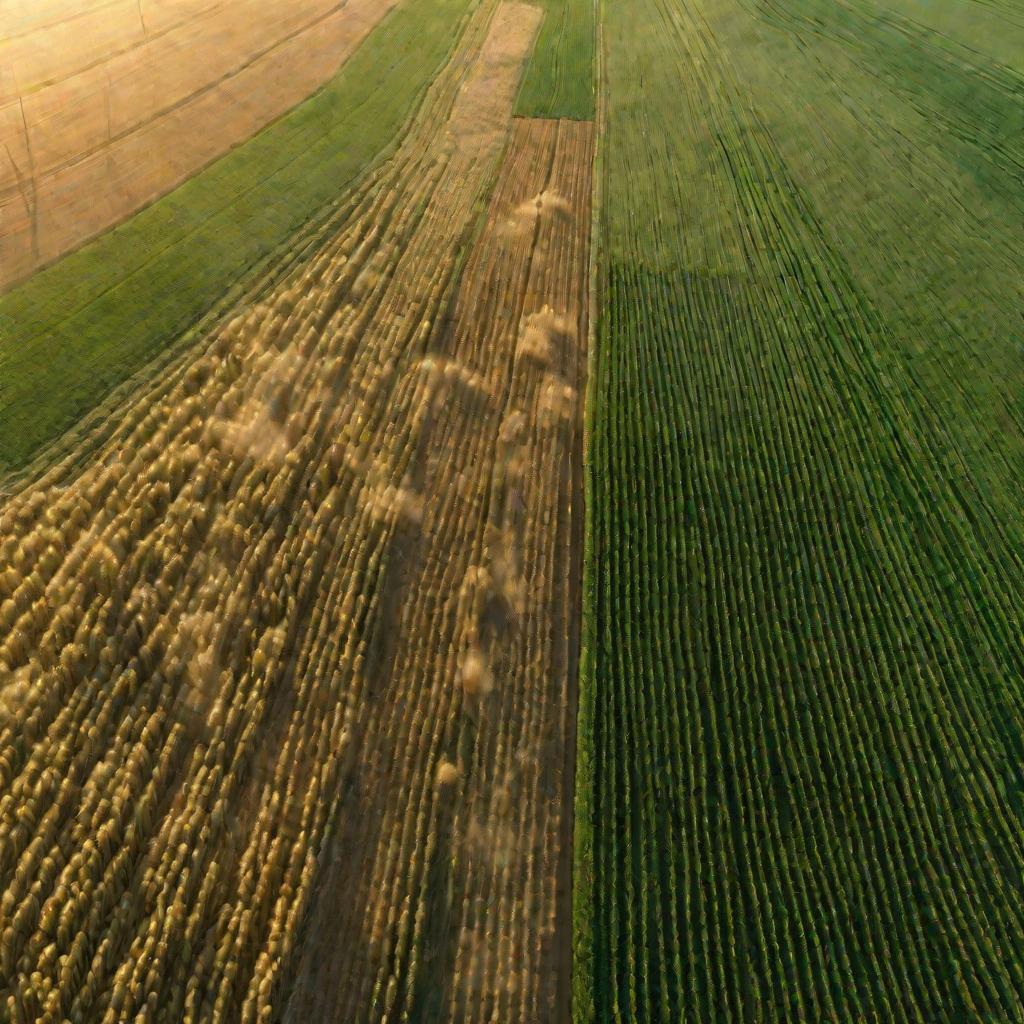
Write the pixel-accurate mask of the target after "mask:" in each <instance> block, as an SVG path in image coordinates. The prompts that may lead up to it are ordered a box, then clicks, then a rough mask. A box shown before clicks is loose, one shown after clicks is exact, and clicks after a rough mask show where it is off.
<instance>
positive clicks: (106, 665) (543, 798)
mask: <svg viewBox="0 0 1024 1024" xmlns="http://www.w3.org/2000/svg"><path fill="white" fill-rule="evenodd" d="M541 19H542V14H541V11H540V10H539V9H538V8H536V7H532V6H529V5H526V4H519V3H496V2H494V0H485V2H483V3H481V4H479V5H477V6H476V7H475V8H474V9H473V11H472V13H471V15H470V17H469V18H468V20H467V21H466V22H465V24H464V25H463V26H460V31H459V35H458V39H457V43H456V45H455V48H454V50H453V52H452V56H451V59H450V60H449V61H448V63H447V64H446V65H445V66H444V68H443V69H442V70H441V72H440V74H439V75H438V76H437V77H436V78H435V79H434V81H433V82H432V84H431V85H430V87H429V89H428V90H427V92H426V95H425V97H424V99H423V101H422V104H421V106H420V109H419V111H418V113H417V116H416V117H415V119H414V120H413V121H412V122H411V124H410V126H409V128H408V131H407V132H406V133H405V134H404V135H403V137H402V138H401V140H400V142H399V143H398V144H397V146H396V148H395V149H394V151H393V153H392V154H391V156H390V157H389V158H388V159H386V160H385V161H383V162H382V163H380V164H379V165H378V166H377V167H376V168H375V169H374V170H373V171H372V172H371V173H370V174H368V175H367V176H365V177H364V178H363V179H362V181H361V182H360V183H359V184H358V186H357V187H355V188H354V189H353V190H351V191H349V192H348V193H345V194H343V195H341V196H339V198H338V205H337V207H336V209H335V210H333V211H332V212H331V214H330V215H329V216H328V217H326V218H325V219H323V221H322V223H321V225H320V226H319V227H318V228H317V232H316V234H315V245H311V244H310V242H309V239H308V238H306V239H305V240H304V241H303V248H302V249H301V251H300V254H299V255H298V256H297V257H296V258H295V259H294V260H293V261H292V262H291V269H290V271H289V272H288V273H287V274H286V275H285V276H283V277H282V278H281V279H280V280H279V281H278V282H277V283H276V284H274V285H273V287H271V288H269V289H264V290H263V291H262V292H261V293H260V294H259V295H258V296H257V297H256V298H255V301H252V302H249V303H246V304H244V305H241V306H240V307H239V308H237V309H236V310H235V311H234V312H233V314H232V315H231V316H229V317H227V318H225V319H224V320H223V321H222V322H221V323H220V324H218V325H217V326H215V327H213V328H212V329H209V330H207V331H205V332H204V333H202V334H201V335H200V336H198V337H197V338H196V339H195V340H194V342H193V343H192V344H191V346H190V347H187V348H184V349H182V350H181V351H180V352H178V353H177V354H176V355H175V356H173V358H172V359H171V361H170V363H169V367H168V369H167V371H166V372H165V373H163V374H162V375H160V377H159V378H150V379H149V380H148V382H147V383H145V384H144V385H141V386H140V387H138V388H137V389H136V391H135V392H134V393H133V394H132V395H131V396H130V397H128V398H127V399H126V402H125V405H124V407H123V408H122V409H120V410H119V411H118V412H117V414H116V415H114V416H112V417H111V418H110V419H109V420H108V421H107V422H106V423H105V424H104V425H103V427H102V429H97V431H96V432H95V433H94V434H90V435H89V437H87V438H86V439H85V440H84V441H83V442H81V444H79V445H77V446H76V445H74V444H72V445H71V446H70V447H69V448H68V450H67V453H66V455H64V456H63V457H62V458H60V459H59V460H58V461H56V462H55V463H54V464H52V465H51V466H50V467H49V468H47V469H46V470H45V471H44V472H42V473H41V474H40V475H38V476H36V477H35V478H33V479H32V480H30V481H26V482H24V483H22V484H20V485H19V486H18V487H17V488H15V489H14V490H13V493H12V494H11V495H10V497H9V498H8V499H7V500H6V501H5V502H4V504H3V505H2V506H0V537H2V539H0V564H2V565H3V567H4V568H3V571H2V573H0V890H2V892H3V894H4V895H3V900H2V902H0V1007H2V1008H3V1009H2V1013H3V1015H4V1016H5V1018H8V1019H10V1020H12V1021H16V1022H19V1024H21V1022H28V1021H46V1022H53V1024H58V1022H61V1021H64V1020H75V1021H79V1020H81V1021H85V1020H89V1021H92V1020H95V1021H102V1022H107V1024H116V1022H120V1021H124V1020H147V1021H153V1022H158V1021H165V1022H167V1024H178V1022H181V1021H225V1022H226V1021H231V1022H235V1021H257V1020H260V1021H263V1020H294V1021H304V1020H317V1021H338V1022H341V1021H344V1022H346V1024H348V1022H355V1021H371V1020H372V1021H380V1020H394V1021H398V1020H430V1019H433V1020H452V1021H455V1020H462V1021H466V1022H471V1021H472V1022H475V1021H479V1020H488V1019H495V1020H503V1021H504V1020H520V1021H538V1020H553V1019H557V1018H558V1017H559V1016H564V1015H565V1014H566V1013H567V1012H568V1006H569V988H568V986H569V961H568V956H567V953H568V949H569V945H568V942H567V938H568V922H569V867H570V860H569V851H570V837H571V828H572V820H571V771H572V755H573V746H574V722H573V711H574V708H575V695H574V685H575V678H576V656H577V635H576V630H577V627H578V622H579V608H578V602H579V588H578V579H579V561H580V555H581V545H580V543H579V542H580V538H581V533H582V522H581V518H580V503H581V489H582V470H581V448H582V436H581V433H582V417H581V396H582V388H583V383H584V381H583V375H584V369H585V359H586V338H587V309H588V302H587V281H588V274H587V266H588V245H587V243H588V239H589V232H590V193H591V182H590V168H591V163H592V158H593V146H594V138H593V128H592V125H591V124H589V123H584V122H578V121H566V120H520V119H516V120H513V118H512V116H511V115H512V109H513V104H514V102H515V98H516V95H517V92H518V89H519V86H520V83H521V80H522V71H523V67H524V66H525V64H526V62H527V59H528V58H529V55H530V53H531V50H532V47H533V43H534V40H535V38H536V34H537V31H538V29H539V26H540V22H541ZM449 28H451V26H449ZM503 152H504V153H505V156H504V159H502V153H503ZM495 183H496V184H495ZM177 195H178V194H176V196H177ZM483 210H486V217H485V219H484V221H483V225H482V228H481V226H480V224H478V223H477V221H478V218H479V214H480V212H481V211H483ZM474 239H475V241H474ZM467 249H468V255H467Z"/></svg>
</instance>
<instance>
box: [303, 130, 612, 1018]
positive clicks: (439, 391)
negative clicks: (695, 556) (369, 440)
mask: <svg viewBox="0 0 1024 1024" xmlns="http://www.w3.org/2000/svg"><path fill="white" fill-rule="evenodd" d="M592 146H593V138H592V125H589V124H582V123H576V122H555V121H517V122H516V126H515V133H514V137H513V140H512V145H511V146H510V150H509V156H508V159H507V160H506V162H505V164H504V165H503V168H502V171H501V176H500V180H499V182H498V185H497V188H496V190H495V194H494V196H493V198H492V200H491V204H490V208H489V214H488V222H487V227H486V229H485V231H484V233H483V235H482V236H481V238H480V239H479V240H478V242H477V244H476V246H475V248H474V251H473V253H472V255H471V258H470V262H469V265H468V267H467V269H466V272H465V274H464V276H463V279H462V282H461V285H460V288H459V292H458V295H457V297H456V300H455V304H454V313H453V319H452V322H451V323H450V325H449V326H448V327H447V328H445V329H444V330H442V331H440V332H435V333H434V334H433V335H432V340H431V344H430V346H429V349H428V354H427V355H426V356H425V358H424V359H423V360H422V362H421V364H420V366H421V372H422V374H423V380H422V383H421V385H420V390H419V392H418V401H417V406H416V407H417V409H418V413H417V416H418V427H417V430H416V434H415V438H414V443H413V444H412V445H411V446H410V458H409V461H408V463H406V464H405V466H404V470H403V475H402V478H401V479H402V487H403V488H404V490H403V492H402V493H403V494H405V495H417V496H419V495H422V496H423V500H422V502H421V504H420V505H418V506H417V508H418V511H419V514H418V515H417V516H416V517H415V518H413V517H410V516H408V515H407V516H406V517H405V519H404V521H402V525H401V528H400V530H399V531H397V532H396V534H395V536H394V538H393V539H392V541H391V549H390V552H389V556H388V564H387V566H386V567H385V569H384V571H383V573H382V576H381V583H380V585H379V587H378V593H379V596H380V600H381V602H382V604H381V606H380V611H379V612H378V614H377V617H376V620H375V623H374V629H373V632H372V633H371V641H370V644H369V647H368V648H367V651H366V662H365V665H366V668H367V671H368V676H367V691H366V694H367V696H366V699H365V700H364V701H362V702H361V704H360V709H359V710H360V715H359V720H358V721H359V725H358V735H359V755H358V759H357V763H356V766H355V769H354V772H353V776H352V780H351V786H350V788H349V790H348V791H347V793H346V796H345V799H344V802H343V804H342V806H341V808H340V810H339V813H338V818H337V831H336V833H335V835H334V838H333V840H332V842H331V845H330V847H329V848H328V860H327V867H326V870H325V875H324V881H323V886H322V892H321V897H320V899H319V900H318V901H317V907H316V911H315V914H314V916H313V918H312V920H311V922H310V927H309V935H310V940H309V942H308V944H307V946H306V948H305V950H304V953H303V956H302V964H301V970H300V972H299V976H298V983H297V988H296V991H295V994H294V996H293V998H292V1003H291V1006H290V1008H289V1009H290V1013H289V1016H288V1019H289V1020H292V1021H301V1020H304V1019H305V1020H309V1019H313V1020H334V1021H357V1020H364V1019H377V1017H375V1016H374V1014H371V1013H370V1012H369V1008H370V1007H375V1008H377V1009H376V1012H377V1013H379V1012H380V1009H381V1008H383V1009H384V1010H385V1011H386V1012H385V1016H384V1017H383V1018H382V1019H389V1016H388V1015H389V1014H390V1013H391V1012H392V1011H394V1012H395V1013H397V1012H398V1011H399V1009H401V1010H402V1011H403V1012H408V1013H409V1019H412V1020H445V1021H479V1020H491V1019H495V1020H502V1021H546V1020H556V1019H559V1018H560V1017H561V1016H562V1015H563V1014H567V1011H568V990H567V987H565V986H567V985H568V981H569V974H568V972H569V963H568V959H567V956H566V953H567V951H568V949H569V945H568V943H567V941H566V936H567V935H568V930H569V920H568V913H569V906H568V899H569V890H568V885H569V878H568V867H569V856H570V848H571V825H572V821H571V806H572V796H571V788H570V787H571V779H572V765H573V749H574V739H575V731H574V717H575V679H576V657H577V629H578V619H579V616H578V595H579V564H578V558H579V543H578V535H579V533H580V530H581V529H582V507H581V488H580V475H579V474H580V467H581V441H582V438H581V429H582V424H581V394H582V386H583V375H584V371H585V356H586V317H585V310H586V301H585V285H586V266H587V244H586V243H587V232H588V230H589V223H590V219H589V198H590V166H591V160H592ZM546 191H547V192H556V193H557V194H558V195H559V196H561V197H562V199H563V202H564V207H563V208H562V210H561V211H560V212H559V213H557V214H553V212H552V210H553V208H552V207H550V206H549V207H547V208H544V207H543V205H541V204H538V203H537V202H536V199H537V197H538V196H540V195H541V194H543V193H545V192H546ZM524 204H532V205H533V208H534V209H535V210H536V211H537V216H536V218H535V219H534V221H533V223H532V224H531V227H530V230H528V231H522V232H519V233H517V234H515V235H510V234H509V233H508V232H507V231H506V225H507V223H508V220H509V218H510V217H511V216H512V215H513V214H514V212H515V211H516V210H518V209H519V208H520V207H522V206H523V205H524ZM339 935H343V936H345V942H344V947H343V948H342V949H340V950H339V946H338V942H337V936H339Z"/></svg>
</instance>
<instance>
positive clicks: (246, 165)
mask: <svg viewBox="0 0 1024 1024" xmlns="http://www.w3.org/2000/svg"><path fill="white" fill-rule="evenodd" d="M466 7H467V0H406V2H404V3H403V4H402V5H401V6H400V7H399V8H398V9H396V10H395V11H393V12H392V13H391V14H390V15H389V16H388V17H387V18H386V19H385V20H384V21H383V22H382V23H381V25H380V26H379V27H378V28H377V29H376V30H374V31H373V32H372V33H371V34H370V35H369V36H368V37H367V39H366V40H365V41H364V43H363V45H361V46H360V47H359V48H358V49H357V50H356V52H355V53H354V54H353V55H352V56H351V57H350V58H349V60H348V61H346V63H345V64H344V65H343V67H342V68H341V70H340V72H339V73H338V75H337V76H336V77H335V78H334V79H333V80H332V81H331V83H330V84H329V85H328V86H327V87H326V88H325V89H323V90H322V91H321V92H319V93H317V94H316V95H315V96H313V97H312V98H311V99H309V100H308V101H306V102H305V103H303V104H301V105H300V106H299V107H297V108H296V109H295V110H293V111H292V112H291V113H289V114H288V115H286V116H285V117H283V118H281V119H280V120H279V121H277V122H276V123H275V124H273V125H272V126H271V127H269V128H267V129H266V130H265V131H263V132H261V133H260V134H259V135H257V136H256V137H255V138H253V139H252V140H250V141H249V142H248V143H246V144H245V145H243V146H240V147H239V148H238V149H236V150H234V151H233V152H232V153H230V154H229V155H228V156H226V157H224V158H222V159H221V160H219V161H217V162H216V163H215V164H213V165H212V166H210V167H209V168H208V169H207V170H205V171H203V172H202V173H201V174H199V175H197V176H196V177H195V178H193V179H191V180H190V181H188V182H186V183H185V184H184V185H182V186H181V187H180V188H178V189H176V190H175V191H174V192H172V193H171V194H170V195H168V196H166V197H165V198H163V199H161V200H159V201H157V202H156V203H154V204H153V205H152V206H150V207H148V208H147V209H146V210H144V211H143V212H142V213H140V214H138V215H136V216H135V217H134V218H132V219H131V220H130V221H128V222H126V223H125V224H123V225H121V226H120V227H119V228H116V229H115V230H114V231H112V232H110V233H108V234H106V235H104V236H103V237H102V238H100V239H98V240H97V241H95V242H93V243H90V244H89V245H87V246H86V247H84V248H83V249H81V250H79V251H78V252H76V253H74V254H72V255H71V256H68V257H65V258H64V259H63V260H61V261H60V262H59V263H58V264H56V265H55V266H54V267H52V268H49V269H47V270H44V271H42V272H40V273H39V274H37V275H35V276H34V277H33V278H32V279H31V280H29V281H28V282H26V283H25V284H23V285H21V286H19V287H17V288H15V289H14V290H13V291H11V292H9V293H8V294H7V295H5V296H3V297H0V473H3V471H4V470H11V469H16V468H18V467H20V466H23V465H24V464H25V463H26V462H27V461H28V460H29V459H30V458H31V457H32V455H33V454H34V453H35V452H36V451H37V450H38V449H39V448H40V447H41V446H42V445H44V444H46V443H47V442H49V441H51V440H53V439H54V438H55V437H56V436H57V435H58V434H59V433H61V432H62V431H64V430H65V429H67V428H68V427H69V426H71V425H72V424H73V423H75V422H76V421H77V420H79V419H80V418H81V417H82V416H83V415H84V414H85V413H86V412H87V411H88V410H89V409H90V408H92V407H93V406H94V405H95V404H96V403H97V402H98V401H100V400H101V399H102V398H103V396H104V395H105V394H106V393H108V392H109V391H111V390H112V389H113V388H114V387H116V386H117V385H118V384H119V383H120V382H121V381H122V380H124V379H126V378H127V377H128V376H129V375H131V374H132V373H133V372H134V371H136V370H137V369H138V368H139V367H140V366H141V365H142V364H143V363H144V362H145V361H146V360H147V359H148V358H150V357H151V356H152V355H153V354H154V353H156V352H158V351H159V350H160V349H161V348H163V347H165V346H166V345H168V344H169V343H170V342H171V341H172V340H173V339H175V338H176V337H178V336H179V335H180V334H182V333H183V332H184V331H185V330H186V329H187V328H188V327H189V325H190V324H191V323H193V322H194V321H195V320H196V319H198V318H199V317H200V316H201V315H202V314H203V313H204V312H205V311H206V310H207V309H209V308H210V307H211V306H212V305H213V304H214V303H215V302H216V300H217V299H218V297H219V296H221V295H222V294H224V292H225V291H227V290H228V289H229V288H230V287H231V286H232V285H233V284H234V283H236V282H237V281H238V280H239V279H240V278H242V277H243V276H244V275H245V274H246V273H247V271H249V270H250V269H251V268H253V267H254V266H256V265H257V264H258V263H259V262H260V261H261V260H264V259H266V258H267V257H269V256H270V255H271V254H273V253H274V252H275V251H277V250H279V249H280V248H281V247H282V246H284V245H285V244H286V243H287V242H288V241H289V239H291V238H292V237H293V235H294V233H295V232H296V231H297V230H298V229H299V228H301V226H302V225H303V224H304V223H305V222H306V221H307V220H308V219H309V218H310V217H311V216H313V215H315V214H316V213H317V212H318V211H321V210H323V209H324V208H326V207H327V206H329V204H330V203H331V202H332V201H335V200H336V199H337V197H338V195H339V194H340V193H341V192H342V191H343V190H344V188H345V187H346V185H349V184H350V183H351V182H352V181H353V180H354V179H355V178H356V177H357V176H358V175H360V174H361V173H364V172H365V171H366V169H367V168H368V167H369V166H370V165H371V163H372V161H373V160H374V159H375V158H378V157H379V156H380V155H381V153H382V151H384V150H386V149H387V147H388V146H389V145H390V144H392V140H394V138H395V137H396V135H397V134H398V133H399V131H400V128H401V125H402V123H403V121H404V120H405V119H406V118H407V117H408V115H409V113H410V112H411V110H412V109H413V107H414V105H415V103H416V101H417V99H418V98H419V97H421V96H422V94H423V89H424V87H425V85H426V83H427V82H428V80H429V79H430V76H431V75H432V74H434V73H435V72H436V70H437V67H438V65H439V64H440V63H441V62H442V60H443V59H444V56H445V54H446V53H447V52H448V50H449V48H450V46H451V44H452V39H453V37H454V31H455V30H454V29H453V26H454V25H457V24H458V22H459V19H460V17H461V16H462V15H463V13H464V12H465V10H466ZM58 353H59V359H57V358H56V354H58Z"/></svg>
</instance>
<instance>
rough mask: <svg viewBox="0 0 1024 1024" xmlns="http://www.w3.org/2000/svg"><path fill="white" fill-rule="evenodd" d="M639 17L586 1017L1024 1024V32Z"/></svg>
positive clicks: (598, 601) (624, 49)
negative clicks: (1023, 244)
mask: <svg viewBox="0 0 1024 1024" xmlns="http://www.w3.org/2000/svg"><path fill="white" fill-rule="evenodd" d="M602 12H603V20H602V25H603V33H604V40H605V42H604V48H603V51H602V55H603V61H604V65H603V66H604V82H603V86H604V89H605V96H606V100H605V102H606V105H607V119H606V122H605V124H604V125H603V129H604V135H603V147H602V158H603V162H604V167H603V173H602V176H601V180H600V189H601V197H602V211H601V224H600V245H601V251H600V254H599V270H598V274H599V283H600V297H599V298H600V322H599V326H598V332H597V345H596V357H595V363H594V378H593V380H592V385H591V387H592V391H591V402H592V408H591V410H590V415H591V424H592V432H593V433H592V447H591V450H590V464H589V467H590V468H589V472H590V484H589V486H590V494H591V508H590V510H589V515H590V516H591V520H592V522H591V528H590V541H589V551H588V555H589V565H590V572H589V578H588V584H587V598H588V608H589V621H588V622H587V624H586V631H585V635H586V636H587V637H588V659H587V665H588V671H587V672H586V673H585V675H584V679H583V697H582V706H581V711H580V730H581V740H580V758H581V759H580V765H579V767H580V771H581V776H580V778H579V779H578V781H577V792H578V808H577V810H578V814H579V820H578V824H577V870H578V872H579V873H578V876H577V883H576V889H575V897H576V904H577V936H576V957H577V959H576V965H575V969H576V974H575V977H574V982H575V990H576V997H577V998H576V1016H577V1020H580V1021H584V1020H590V1019H597V1020H599V1021H606V1020H608V1021H610V1020H615V1021H642V1020H659V1021H678V1020H687V1021H702V1022H706V1021H736V1022H748V1021H750V1022H753V1021H771V1022H777V1021H787V1022H789V1021H814V1022H819V1021H835V1022H844V1024H845V1022H848V1021H879V1022H893V1021H921V1022H938V1021H991V1022H995V1021H1018V1020H1022V1019H1024V1008H1022V1000H1024V904H1022V896H1024V893H1022V884H1021V865H1022V864H1024V832H1022V812H1024V768H1022V757H1024V703H1022V695H1024V687H1022V680H1024V651H1022V647H1021V636H1022V629H1024V574H1022V568H1024V565H1022V552H1024V523H1022V520H1021V515H1020V510H1021V508H1022V499H1024V484H1022V480H1024V476H1022V473H1021V470H1022V468H1024V432H1022V412H1024V407H1022V405H1021V395H1022V394H1024V321H1022V318H1021V311H1022V308H1024V302H1022V299H1024V250H1022V247H1021V239H1022V238H1024V188H1022V182H1024V178H1022V174H1024V131H1022V128H1024V121H1022V118H1024V77H1022V74H1021V72H1022V70H1024V28H1022V24H1021V22H1022V19H1021V17H1020V12H1019V10H1017V9H1015V8H1014V7H1013V6H1012V5H1003V6H996V5H991V6H986V5H982V4H980V3H968V4H953V3H940V4H924V3H912V2H909V0H903V2H899V3H876V2H872V0H844V2H840V3H831V2H817V0H771V2H767V0H766V2H754V0H750V2H744V0H706V2H678V0H676V2H672V0H670V2H653V0H652V2H642V3H640V4H625V3H622V2H621V0H605V3H604V4H603V5H602Z"/></svg>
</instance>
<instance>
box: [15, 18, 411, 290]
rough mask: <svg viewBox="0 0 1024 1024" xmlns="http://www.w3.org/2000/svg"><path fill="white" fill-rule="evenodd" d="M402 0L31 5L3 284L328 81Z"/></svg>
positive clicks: (18, 29) (23, 43) (18, 94)
mask: <svg viewBox="0 0 1024 1024" xmlns="http://www.w3.org/2000/svg"><path fill="white" fill-rule="evenodd" d="M394 2H395V0H348V2H347V3H345V4H342V5H339V4H338V3H336V2H335V0H289V2H287V3H273V4H271V3H266V2H264V0H234V2H231V3H225V2H221V0H164V2H154V0H142V2H141V3H140V2H137V0H130V2H116V3H105V4H88V3H84V2H83V0H74V2H71V0H65V2H64V3H62V4H40V5H39V6H38V7H36V6H35V5H31V6H30V5H27V4H26V5H24V7H20V6H19V7H18V8H17V9H16V10H14V11H13V12H11V13H8V12H6V11H5V12H4V15H3V19H2V22H0V23H2V25H3V30H4V32H5V35H6V38H2V39H0V52H2V53H3V56H4V61H3V71H2V74H0V288H3V287H5V286H7V285H10V284H11V283H12V282H14V281H17V280H19V279H21V278H24V277H25V276H27V275H28V274H30V273H31V272H32V271H34V270H36V269H37V268H39V267H40V266H44V265H46V264H48V263H51V262H53V261H54V260H55V259H57V258H58V257H59V256H61V255H63V254H64V253H66V252H68V251H70V250H72V249H74V248H76V247H77V246H78V245H80V244H82V243H83V242H84V241H87V240H88V239H90V238H92V237H94V236H95V235H97V234H99V233H100V232H102V231H104V230H106V229H108V228H110V227H112V226H113V225H115V224H117V223H118V222H120V221H121V220H123V219H124V218H125V217H127V216H129V215H130V214H132V213H134V212H135V211H136V210H138V209H140V208H141V207H143V206H144V205H146V204H147V203H149V202H151V201H152V200H153V199H155V198H157V197H158V196H161V195H163V194H165V193H166V192H168V191H170V190H171V189H172V188H174V187H175V186H176V185H178V184H180V183H181V182H182V181H185V180H187V179H188V178H189V177H190V176H191V175H192V174H194V173H195V172H196V171H198V170H199V169H201V168H202V167H204V166H206V165H207V164H208V163H210V162H211V161H212V160H215V159H216V158H217V157H218V156H221V155H222V154H224V153H226V152H227V151H228V150H229V149H231V148H232V147H234V146H237V145H238V144H239V143H241V142H244V141H245V140H246V139H247V138H249V137H250V136H252V135H253V134H254V133H255V132H257V131H259V129H260V128H262V127H263V126H264V125H266V124H267V123H268V122H269V121H271V120H273V119H274V118H275V117H278V116H280V115H281V114H283V113H284V112H285V111H287V110H288V109H290V108H291V107H293V106H294V105H295V104H296V103H298V102H300V101H301V100H303V99H304V98H305V97H307V96H308V95H309V94H310V93H312V92H313V91H314V90H316V89H317V88H318V87H319V86H320V85H322V84H323V82H324V81H325V80H326V79H328V78H329V77H330V76H331V75H332V74H333V73H334V72H335V71H336V70H337V68H338V67H339V65H340V64H341V63H342V61H344V59H345V58H346V57H347V56H348V54H350V53H351V52H352V51H353V50H354V49H355V47H356V46H357V45H358V44H359V42H361V40H362V39H363V38H364V37H365V36H366V34H367V33H368V32H369V31H370V29H371V28H372V27H373V26H374V25H375V24H376V23H377V22H378V21H379V20H380V19H381V18H382V17H383V16H384V14H386V13H387V11H388V10H390V9H391V7H392V6H393V5H394Z"/></svg>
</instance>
